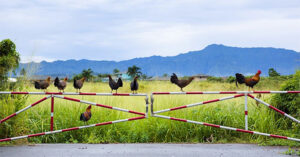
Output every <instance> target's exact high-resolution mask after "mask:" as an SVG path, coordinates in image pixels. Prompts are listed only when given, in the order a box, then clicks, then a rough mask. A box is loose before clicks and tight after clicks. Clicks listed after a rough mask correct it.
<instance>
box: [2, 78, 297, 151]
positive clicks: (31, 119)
mask: <svg viewBox="0 0 300 157" xmlns="http://www.w3.org/2000/svg"><path fill="white" fill-rule="evenodd" d="M139 83H140V89H139V93H147V94H150V93H151V92H154V91H157V92H159V91H179V88H178V87H177V86H176V85H174V84H171V83H170V82H169V81H140V82H139ZM280 84H281V82H279V81H276V80H262V81H261V82H260V83H259V84H258V85H257V86H256V87H255V90H278V89H279V86H280ZM129 86H130V82H125V83H124V87H122V88H120V89H119V90H118V92H120V93H128V92H130V88H129ZM26 90H27V91H38V90H36V89H34V88H33V85H28V88H27V89H26ZM184 90H185V91H232V90H248V88H247V87H245V86H244V85H241V86H239V88H237V87H235V84H230V83H218V82H214V83H212V82H207V81H194V82H192V83H191V84H190V85H189V86H188V87H186V88H185V89H184ZM48 91H53V92H56V91H57V89H56V88H55V87H54V86H53V85H51V86H50V88H49V89H48ZM65 91H66V92H75V89H74V88H73V87H72V83H69V84H68V86H67V88H66V89H65ZM81 92H98V93H101V92H105V93H107V92H110V88H109V86H108V84H107V83H89V82H86V83H85V84H84V86H83V88H82V90H81ZM226 96H229V95H213V94H211V95H172V96H171V95H164V96H155V101H154V109H155V110H161V109H166V108H171V107H176V106H181V105H186V104H190V103H196V102H201V101H206V100H211V99H216V98H221V97H226ZM42 97H44V96H38V95H35V96H29V97H28V99H27V100H26V102H25V103H24V104H22V105H21V107H20V108H23V107H25V106H27V105H29V104H31V103H33V102H35V101H37V100H39V99H41V98H42ZM68 97H72V98H78V99H82V100H87V101H91V102H97V103H100V104H104V105H109V106H115V107H120V108H126V109H130V110H135V111H139V112H145V100H144V97H111V96H68ZM270 98H271V96H270V95H268V94H263V95H262V98H261V99H262V100H264V101H266V102H270ZM54 101H55V105H54V106H55V107H54V123H55V125H54V129H55V130H57V129H64V128H70V127H75V126H81V125H85V124H84V123H83V122H81V121H79V116H80V113H82V112H84V111H85V108H86V107H87V106H88V105H86V104H80V103H77V102H71V101H67V100H62V99H58V98H55V100H54ZM11 103H12V102H11ZM11 103H9V104H0V107H1V111H0V112H1V116H2V117H3V116H4V115H9V114H10V113H9V112H11V113H13V112H12V111H13V109H9V108H10V106H12V104H11ZM50 103H51V102H50V99H48V100H46V101H44V102H42V103H41V104H38V105H37V106H35V107H33V108H31V109H30V110H27V111H25V112H23V113H21V114H20V115H18V116H17V117H14V118H18V119H19V121H21V122H19V123H18V124H19V125H18V126H16V125H13V124H10V120H8V121H7V122H5V123H4V124H0V126H1V127H3V126H6V125H7V126H14V128H13V129H12V133H11V134H9V135H3V132H0V133H1V134H0V135H1V136H2V137H4V136H17V135H20V134H21V133H22V134H32V133H39V132H45V131H49V129H50ZM149 107H150V106H149ZM2 109H3V110H2ZM4 110H5V112H3V111H4ZM6 110H7V111H6ZM8 110H9V112H8ZM248 111H249V116H248V118H249V119H248V121H249V129H250V130H255V131H259V132H265V133H272V134H279V135H284V136H291V137H296V138H300V132H299V130H300V129H299V124H295V127H294V128H293V129H287V127H286V126H285V125H283V124H284V121H290V119H287V118H281V119H279V120H276V119H275V114H277V113H275V112H274V111H271V110H270V109H268V108H267V107H265V106H264V105H262V104H259V105H257V104H256V103H255V102H254V100H251V99H250V98H249V99H248ZM92 114H93V115H92V118H91V120H90V121H88V124H94V123H99V122H106V121H113V120H118V119H126V118H131V117H134V116H135V115H133V114H129V113H124V112H120V111H113V110H110V109H106V108H100V107H94V106H93V107H92ZM162 114H163V115H166V116H172V117H177V118H184V119H189V120H195V121H202V122H207V123H213V124H220V125H225V126H231V127H236V128H244V126H245V124H244V97H241V98H236V99H232V100H225V101H221V102H216V103H211V104H206V105H202V106H197V107H192V108H186V109H181V110H176V111H172V112H167V113H162ZM137 116H138V115H137ZM2 117H1V118H2ZM296 118H298V119H299V117H296ZM27 140H28V142H30V143H31V142H32V143H69V142H70V143H77V142H80V143H140V142H142V143H144V142H164V143H170V142H176V143H177V142H179V143H182V142H184V143H199V142H213V143H225V142H226V143H227V142H239V143H260V144H267V145H293V146H299V145H300V144H299V142H298V143H297V142H293V141H285V140H281V139H273V138H269V137H264V136H259V135H251V134H245V133H239V132H234V131H229V130H222V129H218V128H212V127H207V126H201V125H196V124H190V123H183V122H177V121H170V120H166V119H161V118H156V117H151V116H149V118H148V119H143V120H138V121H131V122H125V123H117V124H112V125H106V126H99V127H93V128H88V129H81V130H76V131H70V132H64V133H59V134H54V135H46V136H40V137H34V138H29V139H26V140H23V141H22V142H23V143H26V142H27Z"/></svg>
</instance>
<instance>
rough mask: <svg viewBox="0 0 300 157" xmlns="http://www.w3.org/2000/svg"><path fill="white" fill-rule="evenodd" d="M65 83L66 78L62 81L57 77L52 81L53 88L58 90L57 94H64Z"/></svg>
mask: <svg viewBox="0 0 300 157" xmlns="http://www.w3.org/2000/svg"><path fill="white" fill-rule="evenodd" d="M67 81H68V78H67V77H66V78H64V80H59V78H58V77H56V78H55V80H54V86H55V87H57V88H58V90H59V92H61V90H62V91H63V92H65V91H64V90H65V88H66V87H67Z"/></svg>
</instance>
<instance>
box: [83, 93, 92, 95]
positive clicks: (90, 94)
mask: <svg viewBox="0 0 300 157" xmlns="http://www.w3.org/2000/svg"><path fill="white" fill-rule="evenodd" d="M79 95H96V93H79Z"/></svg>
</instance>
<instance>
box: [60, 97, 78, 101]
mask: <svg viewBox="0 0 300 157" xmlns="http://www.w3.org/2000/svg"><path fill="white" fill-rule="evenodd" d="M64 99H67V100H71V101H77V102H80V100H79V99H74V98H69V97H64Z"/></svg>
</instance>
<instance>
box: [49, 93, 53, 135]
mask: <svg viewBox="0 0 300 157" xmlns="http://www.w3.org/2000/svg"><path fill="white" fill-rule="evenodd" d="M53 112H54V97H53V94H52V95H51V119H50V131H53Z"/></svg>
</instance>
